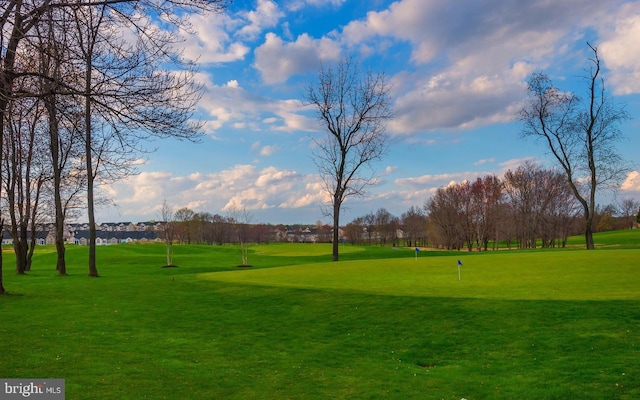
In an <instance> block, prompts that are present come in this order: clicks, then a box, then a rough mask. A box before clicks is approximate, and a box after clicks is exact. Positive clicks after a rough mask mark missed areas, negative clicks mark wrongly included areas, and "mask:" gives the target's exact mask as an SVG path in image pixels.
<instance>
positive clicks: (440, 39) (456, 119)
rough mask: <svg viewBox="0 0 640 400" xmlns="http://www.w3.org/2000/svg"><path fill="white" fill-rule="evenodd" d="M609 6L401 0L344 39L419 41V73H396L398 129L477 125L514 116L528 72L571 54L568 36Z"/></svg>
mask: <svg viewBox="0 0 640 400" xmlns="http://www.w3.org/2000/svg"><path fill="white" fill-rule="evenodd" d="M609 8H610V6H609V5H608V4H605V3H604V2H602V3H601V2H594V3H593V4H591V5H590V7H584V5H583V4H582V2H581V1H579V0H569V1H563V2H547V1H529V2H522V1H517V0H508V1H504V0H490V1H488V2H482V3H480V2H477V1H471V0H469V1H461V2H459V3H457V5H456V7H452V6H451V5H450V4H449V3H447V2H443V1H439V0H401V1H396V2H394V3H392V4H391V5H390V6H389V8H387V9H385V10H382V11H378V12H369V13H368V14H367V17H366V18H365V19H363V20H358V21H353V22H351V23H350V24H348V25H347V26H346V27H345V28H344V29H343V31H342V41H343V43H345V44H347V45H348V46H352V47H361V46H368V47H373V48H376V47H379V46H376V44H375V43H378V45H379V44H380V43H381V42H382V41H384V40H387V39H388V38H391V39H393V40H396V41H398V42H405V43H408V44H410V45H411V56H410V59H411V61H412V62H413V64H414V65H415V67H416V68H415V71H416V72H414V73H401V74H398V75H396V76H395V77H394V93H395V94H397V98H396V99H397V101H396V110H397V112H398V118H396V119H395V120H394V121H393V122H392V123H391V124H390V130H391V131H392V132H396V133H402V134H413V133H416V132H424V131H429V130H433V129H443V128H451V129H470V128H474V127H478V126H484V125H488V124H493V123H503V122H510V121H513V120H514V119H515V117H516V114H517V111H518V109H519V107H520V101H521V99H522V98H523V97H524V93H525V86H524V83H523V81H524V79H525V78H526V76H527V75H528V74H530V73H531V72H532V71H534V70H536V69H544V68H546V67H548V66H549V65H550V63H551V61H552V60H555V61H557V59H558V58H557V57H558V56H563V55H565V53H566V52H567V48H566V43H567V42H568V41H569V40H570V41H572V42H575V40H576V39H577V38H578V37H579V36H580V35H582V34H583V30H584V28H586V27H593V26H597V24H598V23H599V21H600V20H601V19H602V18H603V17H605V16H606V15H607V13H608V12H609ZM628 37H633V35H631V34H629V36H628ZM372 43H373V44H372ZM637 46H638V45H637V44H634V47H637ZM635 65H639V63H637V62H636V63H635ZM636 82H640V79H636Z"/></svg>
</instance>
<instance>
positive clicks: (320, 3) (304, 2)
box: [285, 0, 347, 11]
mask: <svg viewBox="0 0 640 400" xmlns="http://www.w3.org/2000/svg"><path fill="white" fill-rule="evenodd" d="M346 1H347V0H289V1H287V2H286V3H285V4H286V5H285V7H286V8H287V10H289V11H299V10H301V9H303V8H305V7H307V6H313V7H325V6H333V7H339V6H341V5H342V4H344V3H345V2H346Z"/></svg>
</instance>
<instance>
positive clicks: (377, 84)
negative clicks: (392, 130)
mask: <svg viewBox="0 0 640 400" xmlns="http://www.w3.org/2000/svg"><path fill="white" fill-rule="evenodd" d="M389 90H390V85H389V83H388V82H387V78H386V77H385V75H384V74H373V73H371V72H368V73H366V74H364V75H362V74H361V73H360V70H359V68H358V65H357V63H355V62H354V61H353V60H352V59H348V58H345V59H343V60H342V61H341V62H340V63H339V64H338V66H337V68H336V69H333V68H330V67H325V66H324V65H323V66H321V68H320V71H319V74H318V80H317V82H316V83H315V84H312V85H310V86H309V87H308V89H307V93H306V101H307V104H308V105H311V106H313V107H314V108H315V111H316V117H317V119H318V120H319V121H320V122H321V124H322V125H323V127H324V129H326V131H327V135H326V136H323V137H322V138H313V139H312V140H313V144H314V149H313V156H314V162H315V164H316V166H317V167H318V170H319V172H320V176H321V177H322V180H323V183H324V187H325V190H326V191H327V193H328V194H329V195H330V198H331V200H330V207H329V208H328V209H327V210H326V214H327V215H330V216H331V217H332V218H333V252H332V260H333V261H338V258H339V254H338V252H339V240H340V237H339V234H340V211H341V209H342V204H343V203H344V201H345V200H346V199H347V198H348V197H351V196H362V195H364V194H365V189H366V187H367V186H369V185H372V184H374V183H375V182H376V176H375V172H373V170H372V164H373V162H375V161H377V160H379V159H380V158H381V157H382V156H383V155H384V154H385V153H386V150H387V135H386V134H385V128H386V124H387V121H388V120H389V119H391V118H392V117H393V112H392V109H391V103H390V100H389ZM365 169H369V170H370V172H369V173H365Z"/></svg>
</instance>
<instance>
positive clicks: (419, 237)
mask: <svg viewBox="0 0 640 400" xmlns="http://www.w3.org/2000/svg"><path fill="white" fill-rule="evenodd" d="M401 221H402V227H403V229H404V234H405V242H406V243H405V244H406V245H407V246H410V247H411V246H416V247H418V246H425V245H426V243H425V237H426V229H427V216H426V215H425V213H424V211H423V210H422V209H421V208H419V207H415V206H411V207H410V208H409V209H408V210H407V211H406V212H405V213H403V214H402V217H401Z"/></svg>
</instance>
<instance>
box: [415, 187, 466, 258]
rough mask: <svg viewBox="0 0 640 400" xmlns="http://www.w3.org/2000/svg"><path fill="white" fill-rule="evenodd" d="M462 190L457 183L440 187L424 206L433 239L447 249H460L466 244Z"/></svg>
mask: <svg viewBox="0 0 640 400" xmlns="http://www.w3.org/2000/svg"><path fill="white" fill-rule="evenodd" d="M460 192H461V191H460V190H459V188H458V187H457V185H449V186H447V187H444V188H439V189H438V190H437V191H436V192H435V193H434V195H433V196H431V198H429V199H428V200H427V202H426V203H425V206H424V208H425V210H426V212H427V213H428V216H429V226H430V230H431V232H430V238H431V240H432V241H433V242H434V243H436V244H439V245H442V246H444V247H445V248H446V249H447V250H460V249H461V248H462V246H463V244H464V237H465V230H464V226H465V223H464V221H463V215H462V212H461V209H462V205H461V204H462V200H461V199H460Z"/></svg>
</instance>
